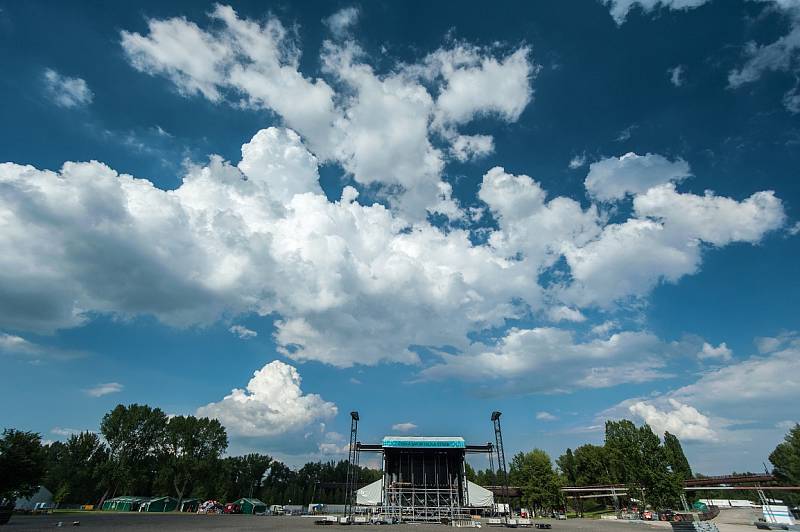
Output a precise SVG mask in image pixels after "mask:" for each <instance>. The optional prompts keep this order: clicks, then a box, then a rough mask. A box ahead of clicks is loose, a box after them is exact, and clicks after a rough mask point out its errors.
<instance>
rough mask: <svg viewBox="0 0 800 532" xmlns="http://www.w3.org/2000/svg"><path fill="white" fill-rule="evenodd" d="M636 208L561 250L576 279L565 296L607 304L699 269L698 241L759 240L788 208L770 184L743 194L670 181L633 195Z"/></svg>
mask: <svg viewBox="0 0 800 532" xmlns="http://www.w3.org/2000/svg"><path fill="white" fill-rule="evenodd" d="M633 208H634V214H635V216H634V217H632V218H630V219H628V220H627V221H625V222H623V223H619V224H609V225H606V226H605V227H604V228H603V229H602V231H601V233H600V235H599V236H598V237H597V238H595V239H593V240H592V241H590V242H588V243H587V244H586V245H584V246H575V245H573V244H567V246H566V249H565V250H564V257H565V258H566V261H567V263H568V265H569V267H570V271H571V273H572V276H573V279H574V282H573V283H572V285H570V286H569V287H566V288H565V290H564V294H563V296H562V297H563V298H564V300H566V301H572V302H573V303H576V304H578V305H580V306H585V305H589V304H597V305H600V306H605V305H607V304H609V303H610V302H612V301H616V300H619V299H621V298H624V297H628V296H641V295H644V294H646V293H648V292H649V291H650V290H651V289H652V288H653V287H654V286H655V285H656V284H657V283H658V282H661V281H666V282H672V283H674V282H677V281H678V280H679V279H680V278H681V277H683V276H684V275H689V274H692V273H694V272H696V271H697V270H698V268H699V267H700V263H701V259H702V251H703V249H704V247H703V245H702V244H703V243H705V244H708V245H711V246H716V247H719V246H725V245H728V244H730V243H731V242H751V243H757V242H759V241H760V240H761V239H762V238H763V236H764V235H765V234H767V233H768V232H770V231H774V230H776V229H778V228H780V227H782V226H783V225H784V223H785V214H784V210H783V205H782V203H781V201H780V200H779V199H778V198H777V197H775V194H774V193H773V192H772V191H764V192H757V193H755V194H753V195H751V196H750V197H749V198H746V199H744V200H743V201H736V200H733V199H731V198H726V197H722V196H717V195H715V194H714V193H712V192H710V191H707V192H706V193H705V194H704V195H703V196H698V195H695V194H684V193H680V192H678V191H677V190H676V187H675V185H674V184H673V183H667V184H663V185H659V186H655V187H653V188H651V189H649V190H648V191H647V192H645V193H642V194H639V195H636V196H635V197H634V200H633Z"/></svg>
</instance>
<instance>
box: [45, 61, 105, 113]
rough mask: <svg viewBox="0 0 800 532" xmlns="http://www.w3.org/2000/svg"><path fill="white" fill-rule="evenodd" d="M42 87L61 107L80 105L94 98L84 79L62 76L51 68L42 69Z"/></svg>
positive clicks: (88, 102) (86, 103)
mask: <svg viewBox="0 0 800 532" xmlns="http://www.w3.org/2000/svg"><path fill="white" fill-rule="evenodd" d="M44 88H45V92H46V93H47V95H48V96H49V97H50V98H51V99H52V100H53V102H54V103H55V104H56V105H59V106H61V107H67V108H71V107H82V106H85V105H89V104H90V103H92V99H93V98H94V94H93V93H92V91H91V90H90V89H89V85H88V84H87V83H86V81H85V80H83V79H81V78H71V77H68V76H62V75H61V74H59V73H58V72H56V71H55V70H53V69H52V68H48V69H45V71H44Z"/></svg>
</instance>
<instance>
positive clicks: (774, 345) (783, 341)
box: [753, 331, 797, 355]
mask: <svg viewBox="0 0 800 532" xmlns="http://www.w3.org/2000/svg"><path fill="white" fill-rule="evenodd" d="M796 340H797V333H796V332H794V331H790V332H784V333H781V334H779V335H778V336H758V337H756V338H755V339H754V340H753V343H754V344H755V346H756V349H757V350H758V353H759V354H761V355H766V354H769V353H773V352H775V351H777V350H778V349H783V348H785V347H786V346H788V345H790V344H791V343H792V342H794V341H796Z"/></svg>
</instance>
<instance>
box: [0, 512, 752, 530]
mask: <svg viewBox="0 0 800 532" xmlns="http://www.w3.org/2000/svg"><path fill="white" fill-rule="evenodd" d="M59 521H61V522H63V526H64V527H65V528H66V527H69V528H73V527H72V522H73V521H80V527H79V528H78V527H75V528H78V529H79V530H80V529H84V528H88V529H92V530H158V531H164V532H167V531H169V532H190V531H195V530H245V531H247V530H286V531H291V532H312V531H314V532H322V531H323V530H328V532H335V531H336V530H341V528H342V527H341V526H339V525H330V526H328V527H323V526H320V525H315V524H314V521H313V519H311V518H308V517H265V516H252V515H196V514H140V513H129V514H125V513H103V512H83V513H74V514H62V513H59V514H53V515H40V516H26V515H15V516H14V517H12V518H11V521H10V522H9V523H8V524H7V525H6V526H4V527H2V528H0V531H2V532H6V531H8V532H11V531H14V530H53V529H56V528H58V522H59ZM548 522H549V523H551V524H552V527H553V528H552V530H553V532H590V531H598V532H623V531H631V532H634V531H637V530H638V531H655V530H657V529H661V530H662V531H663V532H667V531H668V530H669V529H668V528H664V526H663V525H662V524H661V523H652V524H642V523H638V524H637V523H629V522H616V521H604V520H599V519H570V520H568V521H552V520H550V521H548ZM751 528H752V527H751ZM487 529H488V530H497V531H498V532H499V531H500V530H501V529H500V528H494V527H486V526H484V527H483V529H482V530H487ZM346 530H349V531H350V532H374V531H378V530H380V531H381V532H446V531H447V530H453V529H452V528H450V527H445V526H443V525H411V524H404V525H384V526H376V525H353V526H352V527H351V528H348V529H346ZM528 530H530V531H531V532H534V531H535V530H536V529H534V528H530V529H528ZM753 530H755V529H754V528H753ZM731 532H733V531H731ZM737 532H738V531H737Z"/></svg>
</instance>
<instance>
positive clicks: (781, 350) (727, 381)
mask: <svg viewBox="0 0 800 532" xmlns="http://www.w3.org/2000/svg"><path fill="white" fill-rule="evenodd" d="M773 348H774V349H773ZM799 371H800V340H798V339H797V338H796V337H787V338H785V340H783V341H781V342H779V343H778V344H773V345H772V347H771V349H770V352H769V353H767V354H761V355H755V356H751V357H749V358H746V359H743V360H739V361H736V362H733V363H729V364H726V365H723V366H721V367H716V368H714V369H711V370H708V371H706V372H704V373H703V374H702V375H701V376H700V377H699V378H698V379H697V380H696V381H695V382H693V383H690V384H687V385H685V386H682V387H680V388H677V389H674V390H671V391H668V392H666V393H664V394H662V395H660V396H657V397H655V398H653V397H650V398H646V399H644V398H634V399H629V400H626V401H623V402H621V403H619V404H618V405H617V406H615V407H614V408H612V409H609V410H608V411H605V412H602V413H601V414H600V415H599V417H605V418H607V417H624V416H625V415H627V414H631V413H633V414H636V415H637V416H638V417H641V418H642V419H644V420H645V421H647V422H648V423H651V424H652V425H653V426H654V427H659V430H661V427H663V429H664V430H669V431H670V432H673V430H672V429H671V428H669V427H670V426H672V427H674V428H675V430H676V431H677V430H688V432H687V434H685V435H683V436H682V435H681V433H680V432H676V434H678V436H679V437H681V438H684V437H685V438H695V439H696V440H697V441H699V442H701V443H702V442H703V441H708V442H711V444H713V447H703V448H702V449H704V451H703V452H702V453H701V455H699V456H697V460H698V461H700V462H701V463H712V464H713V467H714V468H715V469H717V470H723V469H724V467H725V465H724V464H725V460H729V459H730V460H732V459H734V457H739V459H741V458H742V457H743V456H744V455H746V454H747V453H755V454H754V456H755V457H757V458H751V459H754V460H755V463H760V461H761V460H762V458H761V457H762V456H766V455H767V454H769V452H770V451H771V450H772V449H773V448H774V446H775V442H776V441H778V440H779V439H780V437H781V435H782V432H781V430H782V426H780V424H781V423H782V422H784V421H786V420H787V419H788V420H791V419H792V418H793V417H794V416H796V414H797V412H796V410H797V408H796V406H795V405H796V404H797V403H798V402H799V401H800V380H798V379H796V378H794V376H795V375H797V374H798V372H799ZM671 424H672V425H671ZM682 424H685V425H686V426H685V427H683V428H681V426H682ZM719 443H724V444H725V446H724V448H722V447H720V446H719V445H717V444H719ZM706 455H708V456H706ZM720 456H721V457H722V461H719V459H720ZM712 458H713V459H712Z"/></svg>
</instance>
